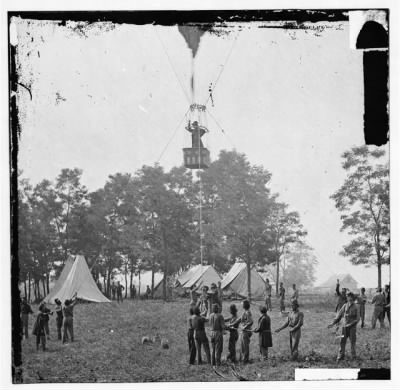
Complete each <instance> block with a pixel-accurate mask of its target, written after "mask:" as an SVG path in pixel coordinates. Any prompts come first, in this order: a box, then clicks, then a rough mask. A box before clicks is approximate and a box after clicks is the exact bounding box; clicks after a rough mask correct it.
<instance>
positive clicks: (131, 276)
mask: <svg viewBox="0 0 400 390" xmlns="http://www.w3.org/2000/svg"><path fill="white" fill-rule="evenodd" d="M132 284H133V272H132V270H131V273H130V283H129V286H130V290H129V297H130V298H131V299H132V298H133V296H132Z"/></svg>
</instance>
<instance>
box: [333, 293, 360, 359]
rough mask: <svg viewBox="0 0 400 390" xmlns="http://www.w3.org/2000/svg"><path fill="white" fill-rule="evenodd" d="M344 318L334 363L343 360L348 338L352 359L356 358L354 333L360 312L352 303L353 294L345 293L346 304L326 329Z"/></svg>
mask: <svg viewBox="0 0 400 390" xmlns="http://www.w3.org/2000/svg"><path fill="white" fill-rule="evenodd" d="M343 317H344V325H343V327H342V336H341V339H340V349H339V354H338V357H337V359H336V361H339V360H343V359H344V354H345V350H346V342H347V339H348V338H350V343H351V356H352V358H353V359H355V358H356V339H357V338H356V331H357V323H358V321H360V311H359V309H358V307H357V305H356V304H355V302H354V294H353V293H351V292H349V293H347V303H345V304H344V305H343V306H342V308H341V309H340V310H339V312H338V313H337V315H336V317H335V319H334V320H333V322H332V323H331V324H329V325H328V328H332V326H334V325H335V324H337V323H338V322H339V321H340V320H341V319H342V318H343Z"/></svg>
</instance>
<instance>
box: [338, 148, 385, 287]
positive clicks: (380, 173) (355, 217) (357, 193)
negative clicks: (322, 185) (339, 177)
mask: <svg viewBox="0 0 400 390" xmlns="http://www.w3.org/2000/svg"><path fill="white" fill-rule="evenodd" d="M384 157H385V151H384V150H383V149H381V148H377V147H369V146H361V147H353V148H352V149H351V150H349V151H347V152H345V153H343V155H342V158H343V162H342V167H343V169H344V170H345V171H346V172H347V177H346V179H345V182H344V183H343V185H342V186H341V187H340V188H339V189H338V190H337V191H336V192H335V193H334V194H333V195H332V196H331V198H332V199H333V200H334V201H335V206H336V208H337V209H338V210H339V211H340V213H341V220H342V227H341V231H346V232H348V233H349V234H350V236H352V237H354V238H353V239H352V240H351V241H350V243H348V244H347V245H345V246H344V247H343V250H342V251H341V255H342V256H345V257H348V258H349V259H350V261H351V263H352V264H355V265H360V264H365V265H367V266H368V265H376V266H377V271H378V287H381V267H382V264H388V263H389V262H390V258H389V233H390V226H389V218H390V216H389V167H388V163H387V162H385V159H384Z"/></svg>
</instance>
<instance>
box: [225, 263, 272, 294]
mask: <svg viewBox="0 0 400 390" xmlns="http://www.w3.org/2000/svg"><path fill="white" fill-rule="evenodd" d="M250 286H251V297H252V299H262V298H263V297H264V291H265V282H264V279H263V278H262V277H261V275H260V274H259V273H258V272H257V271H256V270H255V269H251V271H250ZM221 288H222V291H223V292H224V293H228V294H229V293H231V294H236V295H238V296H240V297H242V298H246V297H247V294H248V292H247V268H246V263H235V264H234V265H233V266H232V268H231V269H230V270H229V272H228V273H227V274H226V276H225V277H224V279H223V280H222V283H221Z"/></svg>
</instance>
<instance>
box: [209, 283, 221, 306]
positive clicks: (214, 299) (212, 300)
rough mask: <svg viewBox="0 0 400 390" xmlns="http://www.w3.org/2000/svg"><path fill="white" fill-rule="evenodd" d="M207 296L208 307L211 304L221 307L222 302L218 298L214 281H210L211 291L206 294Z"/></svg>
mask: <svg viewBox="0 0 400 390" xmlns="http://www.w3.org/2000/svg"><path fill="white" fill-rule="evenodd" d="M208 297H209V306H208V307H209V308H211V310H212V307H213V305H218V308H220V307H222V302H221V301H220V299H219V293H218V289H217V285H216V284H215V283H211V292H210V293H209V294H208Z"/></svg>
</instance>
